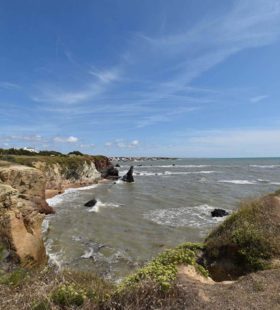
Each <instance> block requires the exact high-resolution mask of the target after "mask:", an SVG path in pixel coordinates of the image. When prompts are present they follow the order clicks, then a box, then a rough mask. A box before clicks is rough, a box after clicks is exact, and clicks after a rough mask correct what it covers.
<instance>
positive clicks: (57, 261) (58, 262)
mask: <svg viewBox="0 0 280 310" xmlns="http://www.w3.org/2000/svg"><path fill="white" fill-rule="evenodd" d="M52 244H53V240H51V239H49V240H48V241H47V242H46V243H45V248H46V254H47V256H48V258H49V264H50V265H54V266H57V267H58V268H59V269H61V267H62V264H63V260H62V255H63V253H62V250H60V251H59V252H56V253H52Z"/></svg>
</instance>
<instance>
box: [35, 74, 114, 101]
mask: <svg viewBox="0 0 280 310" xmlns="http://www.w3.org/2000/svg"><path fill="white" fill-rule="evenodd" d="M89 74H90V75H93V76H95V79H93V80H90V79H89V80H88V81H87V82H86V84H87V85H86V86H85V87H81V89H77V90H72V89H71V90H69V89H67V88H64V87H58V86H57V85H53V84H50V83H48V84H46V85H39V86H38V91H37V94H36V95H33V96H32V99H33V100H34V101H36V102H46V103H49V104H56V103H60V104H65V105H68V104H80V103H83V102H88V101H89V100H92V99H94V98H96V97H98V96H99V95H100V94H102V93H104V92H105V91H106V89H107V87H109V85H110V84H111V83H113V82H116V81H118V79H119V78H120V73H119V72H118V71H117V70H116V69H112V70H110V69H109V70H104V71H93V70H90V71H89Z"/></svg>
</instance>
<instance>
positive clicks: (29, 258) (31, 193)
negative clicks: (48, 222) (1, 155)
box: [0, 157, 109, 266]
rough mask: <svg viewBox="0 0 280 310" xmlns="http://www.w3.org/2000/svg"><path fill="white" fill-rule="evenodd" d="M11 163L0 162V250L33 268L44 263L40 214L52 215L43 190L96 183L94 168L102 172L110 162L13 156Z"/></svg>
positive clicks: (7, 256)
mask: <svg viewBox="0 0 280 310" xmlns="http://www.w3.org/2000/svg"><path fill="white" fill-rule="evenodd" d="M11 161H13V163H7V162H1V161H0V250H1V248H3V247H4V249H5V253H6V255H5V256H6V258H7V260H9V261H13V262H20V263H21V264H22V265H23V266H33V265H37V264H41V263H43V262H45V261H46V253H45V248H44V243H43V239H42V234H41V225H42V221H43V219H44V215H43V214H49V213H54V210H53V209H52V208H51V207H50V206H48V204H47V203H46V200H45V191H46V189H54V190H63V189H64V188H66V187H70V186H84V185H89V184H92V183H95V182H97V180H98V179H100V177H101V174H100V172H99V171H98V170H97V169H96V165H97V166H98V167H99V169H105V168H106V167H107V165H109V161H108V159H107V158H106V157H100V160H99V159H95V160H94V159H93V158H71V157H66V158H65V157H63V158H59V157H58V158H52V157H42V158H31V157H13V158H12V159H11ZM14 162H16V163H20V164H21V165H18V164H14ZM96 162H98V164H96ZM22 164H26V165H28V166H29V167H27V166H24V165H22ZM30 166H32V167H30ZM34 167H35V168H34ZM0 254H1V253H0Z"/></svg>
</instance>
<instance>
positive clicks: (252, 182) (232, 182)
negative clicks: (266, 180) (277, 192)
mask: <svg viewBox="0 0 280 310" xmlns="http://www.w3.org/2000/svg"><path fill="white" fill-rule="evenodd" d="M218 182H219V183H231V184H237V185H254V184H257V182H256V181H249V180H219V181H218Z"/></svg>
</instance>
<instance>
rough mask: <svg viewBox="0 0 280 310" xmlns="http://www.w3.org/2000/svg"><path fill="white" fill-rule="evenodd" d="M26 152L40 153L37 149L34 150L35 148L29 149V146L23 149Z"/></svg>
mask: <svg viewBox="0 0 280 310" xmlns="http://www.w3.org/2000/svg"><path fill="white" fill-rule="evenodd" d="M23 149H24V150H25V151H29V152H32V153H39V151H37V150H36V149H34V148H33V147H29V146H26V147H24V148H23Z"/></svg>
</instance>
